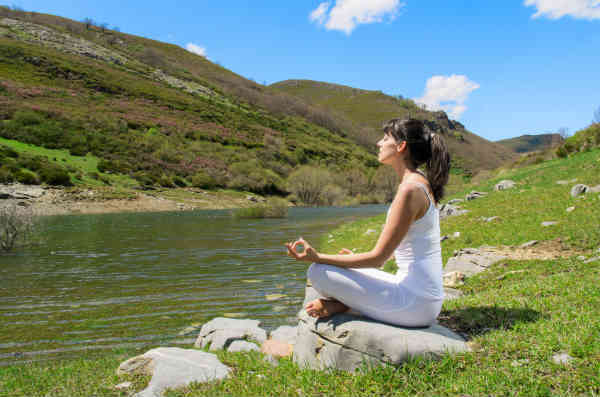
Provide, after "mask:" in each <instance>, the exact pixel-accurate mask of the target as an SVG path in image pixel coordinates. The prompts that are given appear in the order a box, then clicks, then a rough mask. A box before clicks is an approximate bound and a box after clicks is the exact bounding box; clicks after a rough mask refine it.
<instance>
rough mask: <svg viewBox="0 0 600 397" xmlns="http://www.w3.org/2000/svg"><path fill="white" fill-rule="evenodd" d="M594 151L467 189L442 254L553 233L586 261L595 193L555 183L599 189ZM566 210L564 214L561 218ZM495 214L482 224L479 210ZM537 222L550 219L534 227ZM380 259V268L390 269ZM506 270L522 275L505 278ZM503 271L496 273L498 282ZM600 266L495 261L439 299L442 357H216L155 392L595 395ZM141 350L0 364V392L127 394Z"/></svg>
mask: <svg viewBox="0 0 600 397" xmlns="http://www.w3.org/2000/svg"><path fill="white" fill-rule="evenodd" d="M599 168H600V151H599V150H594V151H590V152H586V153H580V154H578V155H576V156H572V157H570V158H567V159H560V160H553V161H549V162H546V163H542V164H538V165H535V166H530V167H526V168H522V169H517V170H512V171H506V172H505V173H504V174H503V175H497V176H496V177H494V179H491V180H487V181H484V182H482V183H481V184H479V185H473V186H466V187H465V189H464V191H462V192H458V193H456V194H455V195H453V196H452V197H449V198H453V197H462V196H464V194H465V193H467V192H468V191H470V190H472V189H473V190H481V191H488V192H490V194H489V195H488V196H487V197H485V198H480V199H477V200H474V201H470V202H467V203H465V204H464V208H466V209H468V210H469V211H470V212H469V213H468V214H466V215H462V216H458V217H454V218H449V219H447V220H445V221H444V222H443V223H442V233H443V234H451V233H452V232H454V231H457V230H458V231H461V237H460V238H458V239H451V240H447V241H445V242H444V243H443V255H444V258H448V257H449V256H450V255H452V251H453V250H455V249H458V248H464V247H470V246H474V247H477V246H481V245H517V244H520V243H523V242H525V241H528V240H532V239H539V240H554V239H557V238H560V239H561V241H562V242H564V244H565V246H567V248H569V249H574V250H577V251H578V252H579V253H582V254H584V255H585V256H586V257H591V256H593V255H600V252H598V251H597V250H598V249H599V248H600V230H599V228H598V225H599V224H600V218H599V215H598V214H599V211H598V210H599V209H600V196H599V195H598V194H587V195H585V196H583V197H584V198H571V197H570V195H569V190H570V185H558V184H556V181H557V180H561V179H573V178H577V183H579V182H581V183H586V184H589V185H592V186H593V185H597V184H600V177H599V175H600V172H599ZM501 179H512V180H514V181H515V182H517V184H518V186H517V187H516V188H515V189H512V190H508V191H500V192H492V189H493V186H494V185H495V183H497V182H498V181H499V180H501ZM567 206H575V207H576V209H575V211H573V212H571V213H567V212H566V211H565V208H566V207H567ZM492 215H498V216H500V217H501V221H500V222H498V223H487V222H482V221H481V220H480V217H481V216H492ZM542 220H556V221H558V222H559V223H558V224H557V225H556V226H554V227H550V228H542V227H541V226H540V225H539V222H540V221H542ZM383 222H384V218H383V216H378V217H375V218H372V219H368V220H361V221H358V222H355V223H351V224H346V225H343V226H342V227H340V228H338V229H336V230H333V231H331V232H330V233H326V234H325V235H324V236H323V241H322V244H321V246H322V247H323V250H324V251H326V252H336V251H337V250H339V249H340V248H343V247H346V248H350V249H356V250H357V251H363V250H368V249H370V248H371V247H372V246H373V244H374V242H375V240H376V238H377V233H374V232H369V229H373V230H375V231H376V232H378V231H379V230H380V228H381V225H382V223H383ZM390 265H391V264H388V270H392V269H393V266H390ZM512 271H524V272H520V273H510V272H512ZM500 276H503V277H500ZM599 283H600V261H595V262H591V263H587V264H586V263H584V262H583V261H581V260H579V259H577V258H575V257H565V258H561V259H557V260H551V261H545V260H527V261H515V260H509V261H502V262H501V263H498V264H496V265H494V266H492V267H491V268H490V269H489V270H488V271H486V272H483V273H480V274H478V275H476V276H473V277H471V278H469V279H467V281H466V283H465V285H464V286H462V287H461V289H462V291H463V293H464V296H463V297H462V298H459V299H456V300H452V301H447V302H445V303H444V307H443V311H442V314H441V315H440V322H442V323H443V324H445V325H447V326H449V327H451V328H453V329H455V330H457V331H459V332H461V333H462V334H464V335H466V336H467V337H468V338H469V340H470V342H469V343H470V346H471V347H472V349H473V351H472V352H469V353H465V354H455V355H446V356H444V357H442V358H440V359H439V360H432V361H429V360H420V359H414V360H412V361H410V362H408V363H406V364H404V365H403V366H401V367H399V368H393V367H382V368H373V369H366V370H365V371H364V372H359V373H357V374H354V375H352V374H348V373H345V372H339V371H314V370H307V369H300V368H298V367H297V366H296V365H295V364H294V363H293V362H291V361H290V360H287V359H284V360H281V361H280V363H279V365H278V366H271V365H270V364H268V363H266V362H265V361H264V360H263V359H262V358H261V355H260V354H259V353H255V352H252V353H247V354H246V353H227V352H218V353H217V355H218V357H219V359H220V360H221V361H222V362H223V363H225V364H226V365H228V366H230V367H231V368H232V369H233V376H232V377H231V378H230V379H227V380H225V381H219V382H212V383H205V384H192V385H191V386H189V387H187V388H184V389H180V390H172V391H169V392H168V393H166V396H171V397H174V396H257V395H265V394H268V395H282V396H305V395H320V396H330V395H331V396H333V395H373V396H381V395H394V396H430V395H436V396H437V395H440V396H445V395H448V396H450V395H452V396H454V395H456V396H459V395H468V396H488V395H494V396H584V395H585V396H594V395H599V394H600V344H599V343H598V340H600V318H599V317H598V309H597V308H598V307H600V289H598V285H599ZM147 348H148V347H145V348H144V349H143V350H141V349H120V350H114V351H111V352H109V353H103V354H100V353H93V352H90V353H86V355H85V356H82V357H79V358H76V359H72V360H63V361H55V362H48V363H35V364H25V365H15V366H10V367H3V368H0V396H11V397H17V396H47V395H51V396H89V395H95V396H126V395H129V394H130V392H129V391H117V390H115V389H114V386H115V385H116V384H118V383H121V382H123V381H125V380H132V381H133V382H134V386H133V389H135V390H141V389H142V388H143V387H144V386H145V384H146V383H147V382H148V379H147V378H145V377H133V378H132V377H117V376H116V375H115V370H116V368H117V367H118V365H119V363H120V362H122V361H124V360H125V359H127V358H129V357H131V356H133V355H136V354H140V353H142V352H143V351H145V350H147ZM557 353H567V354H569V355H570V356H571V357H573V361H571V362H570V363H569V364H566V365H559V364H555V363H554V362H553V360H552V356H553V355H555V354H557Z"/></svg>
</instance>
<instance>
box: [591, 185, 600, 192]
mask: <svg viewBox="0 0 600 397" xmlns="http://www.w3.org/2000/svg"><path fill="white" fill-rule="evenodd" d="M589 192H590V193H600V185H596V186H592V187H590V190H589Z"/></svg>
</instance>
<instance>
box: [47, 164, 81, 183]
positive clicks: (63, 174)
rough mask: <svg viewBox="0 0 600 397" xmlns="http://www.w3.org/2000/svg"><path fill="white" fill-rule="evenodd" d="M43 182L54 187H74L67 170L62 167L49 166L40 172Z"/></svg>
mask: <svg viewBox="0 0 600 397" xmlns="http://www.w3.org/2000/svg"><path fill="white" fill-rule="evenodd" d="M39 174H40V178H41V179H42V182H44V183H47V184H48V185H53V186H73V183H71V177H70V176H69V173H68V172H67V170H65V169H64V168H62V167H58V166H54V165H49V166H47V167H45V168H42V169H41V170H40V171H39Z"/></svg>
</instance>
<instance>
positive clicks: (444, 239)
mask: <svg viewBox="0 0 600 397" xmlns="http://www.w3.org/2000/svg"><path fill="white" fill-rule="evenodd" d="M449 238H450V237H448V236H446V235H443V236H442V237H440V243H441V242H443V241H446V240H448V239H449Z"/></svg>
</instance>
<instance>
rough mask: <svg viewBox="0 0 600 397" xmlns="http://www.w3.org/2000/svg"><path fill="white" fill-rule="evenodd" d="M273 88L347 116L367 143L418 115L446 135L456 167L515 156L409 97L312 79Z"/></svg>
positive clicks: (483, 165) (485, 165) (493, 164)
mask: <svg viewBox="0 0 600 397" xmlns="http://www.w3.org/2000/svg"><path fill="white" fill-rule="evenodd" d="M271 87H273V88H274V89H277V90H279V91H281V92H285V93H288V94H291V95H294V96H297V97H299V98H301V99H303V100H304V101H306V102H307V103H310V104H311V105H313V106H319V107H323V108H325V109H327V110H328V111H329V112H332V113H333V114H335V115H336V116H337V117H338V118H342V119H346V120H347V122H348V123H350V124H352V125H354V126H355V128H356V129H357V130H359V131H361V134H362V136H361V139H362V141H364V142H371V143H373V142H375V141H376V139H378V138H379V137H380V135H381V132H380V131H381V125H382V124H383V123H384V122H385V121H387V120H389V119H392V118H395V117H415V118H419V119H422V120H425V121H426V122H427V123H428V124H429V126H430V127H431V128H432V129H434V130H435V131H438V132H440V133H443V134H444V135H445V137H446V142H447V143H448V147H449V149H450V152H451V153H452V155H453V158H454V160H455V162H454V165H455V167H459V168H462V169H464V170H465V171H467V172H469V173H473V172H476V171H478V170H481V169H494V168H497V167H499V166H500V165H502V164H504V163H506V162H507V161H510V160H512V159H514V158H515V155H514V153H512V152H511V151H510V150H508V149H506V148H505V147H504V146H501V145H498V144H496V143H494V142H490V141H488V140H486V139H483V138H481V137H480V136H477V135H475V134H473V133H472V132H470V131H468V130H467V129H466V128H465V127H464V126H463V125H462V124H461V123H459V122H458V121H454V120H450V119H448V116H447V115H446V113H444V112H441V111H440V112H429V111H426V110H423V109H421V108H419V107H418V106H417V105H416V104H415V103H414V102H413V101H412V100H410V99H403V98H400V97H393V96H389V95H385V94H384V93H382V92H381V91H368V90H361V89H358V88H353V87H348V86H343V85H337V84H331V83H323V82H318V81H311V80H286V81H282V82H278V83H275V84H272V85H271Z"/></svg>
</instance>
